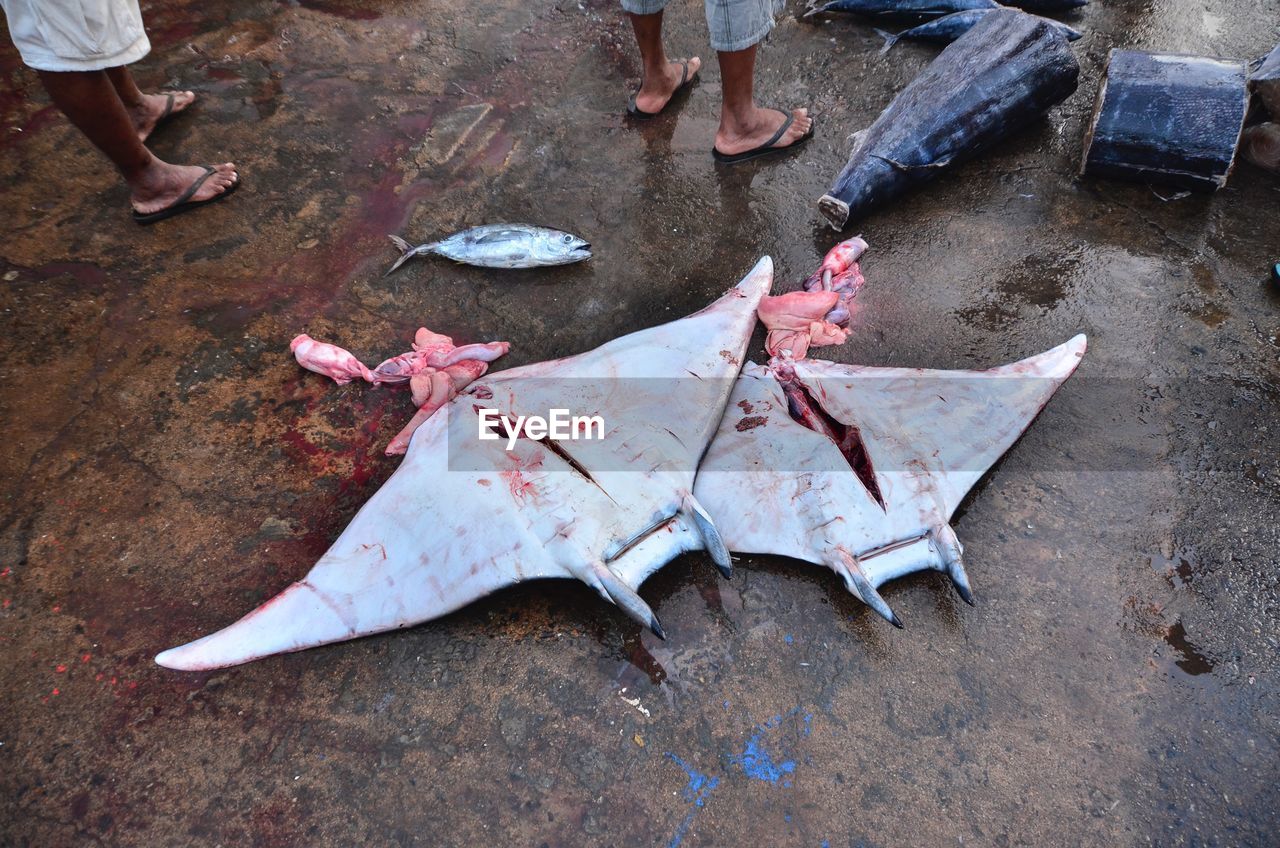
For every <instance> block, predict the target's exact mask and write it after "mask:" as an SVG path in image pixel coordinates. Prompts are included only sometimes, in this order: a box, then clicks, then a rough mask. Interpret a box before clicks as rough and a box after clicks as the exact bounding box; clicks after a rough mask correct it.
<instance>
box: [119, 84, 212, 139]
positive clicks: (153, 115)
mask: <svg viewBox="0 0 1280 848" xmlns="http://www.w3.org/2000/svg"><path fill="white" fill-rule="evenodd" d="M171 96H172V97H173V108H172V109H170V108H169V98H170V97H171ZM195 101H196V95H195V92H194V91H162V92H160V93H159V94H144V95H142V101H141V102H140V103H137V104H132V105H130V106H129V117H130V118H132V119H133V126H134V127H135V128H136V129H137V130H138V140H139V141H146V140H147V138H148V137H149V136H150V135H151V133H152V132H153V131H154V130H155V128H156V124H158V123H160V119H161V118H164V117H169V115H176V114H178V113H179V112H181V111H183V110H184V109H186V108H187V107H188V106H190V105H191V104H192V103H194V102H195ZM166 109H168V110H169V115H165V110H166Z"/></svg>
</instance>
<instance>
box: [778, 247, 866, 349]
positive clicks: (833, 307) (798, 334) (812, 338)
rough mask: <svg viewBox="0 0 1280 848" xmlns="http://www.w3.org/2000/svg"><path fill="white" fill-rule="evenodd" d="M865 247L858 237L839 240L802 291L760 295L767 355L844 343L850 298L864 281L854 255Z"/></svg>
mask: <svg viewBox="0 0 1280 848" xmlns="http://www.w3.org/2000/svg"><path fill="white" fill-rule="evenodd" d="M866 249H867V243H866V242H865V241H863V240H862V238H861V237H857V236H855V237H854V238H851V239H848V240H847V241H842V242H840V243H839V244H837V245H836V246H835V247H833V248H831V250H829V251H827V255H826V256H825V257H823V260H822V264H821V265H820V266H819V267H818V270H817V271H814V272H813V274H811V275H810V276H809V278H808V279H806V280H805V281H804V291H796V292H790V293H788V294H784V295H779V296H777V297H765V298H764V299H763V300H761V302H760V307H759V310H758V311H759V314H760V320H761V321H763V322H764V325H765V327H766V328H768V330H769V337H768V338H767V339H766V340H765V347H766V348H767V349H768V351H769V355H770V356H772V357H775V358H778V357H790V358H791V359H804V357H805V356H806V355H807V354H808V352H809V348H810V347H822V346H824V345H833V344H843V343H844V341H845V339H847V338H848V337H849V330H848V329H847V328H848V325H849V318H850V313H849V303H850V301H851V300H853V297H854V295H856V294H857V293H858V289H860V288H862V284H863V282H864V281H863V278H862V271H861V269H860V268H859V267H858V259H859V257H861V256H862V254H863V252H864V251H865V250H866Z"/></svg>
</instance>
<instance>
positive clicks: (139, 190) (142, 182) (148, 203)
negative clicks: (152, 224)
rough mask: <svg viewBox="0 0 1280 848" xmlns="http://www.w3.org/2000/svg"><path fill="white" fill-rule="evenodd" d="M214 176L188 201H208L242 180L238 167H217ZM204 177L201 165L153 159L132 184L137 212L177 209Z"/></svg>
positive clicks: (223, 164)
mask: <svg viewBox="0 0 1280 848" xmlns="http://www.w3.org/2000/svg"><path fill="white" fill-rule="evenodd" d="M213 167H214V173H213V174H212V175H211V176H210V177H209V178H208V179H207V180H205V181H204V184H203V185H201V186H200V188H199V190H198V191H196V193H195V194H194V195H192V196H191V197H189V198H187V199H188V200H192V201H198V200H208V199H209V198H211V197H216V196H217V195H219V194H222V193H223V192H225V191H226V190H227V189H229V188H231V186H233V185H235V184H236V182H237V181H238V180H239V179H240V175H239V174H238V173H237V172H236V166H235V165H233V164H232V163H230V162H223V163H222V164H221V165H215V166H213ZM203 176H204V168H202V167H201V166H199V165H170V164H169V163H168V162H162V161H160V160H159V159H156V158H155V157H152V159H151V164H150V165H148V166H147V167H146V168H145V169H144V170H143V171H142V173H141V174H140V175H139V176H138V177H137V178H136V179H133V180H130V181H129V186H130V188H132V189H133V195H132V197H131V198H130V200H132V201H133V208H134V211H136V212H138V213H139V214H141V215H149V214H151V213H152V212H159V211H160V210H161V209H164V208H165V207H168V206H171V205H173V203H174V202H176V201H177V199H178V198H179V197H181V196H182V195H183V193H185V192H186V190H187V189H189V188H191V186H192V185H193V184H194V183H195V182H196V180H198V179H200V178H201V177H203Z"/></svg>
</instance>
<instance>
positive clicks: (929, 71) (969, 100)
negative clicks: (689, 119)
mask: <svg viewBox="0 0 1280 848" xmlns="http://www.w3.org/2000/svg"><path fill="white" fill-rule="evenodd" d="M1079 74H1080V66H1079V65H1078V64H1077V63H1076V59H1075V56H1073V55H1072V54H1071V48H1070V47H1068V46H1067V40H1066V39H1065V38H1063V37H1062V35H1061V34H1060V33H1059V32H1058V31H1057V30H1056V29H1054V28H1053V27H1052V26H1050V25H1049V24H1047V23H1045V21H1044V19H1043V18H1037V17H1035V16H1033V15H1027V14H1024V13H1022V12H1018V11H1015V10H1013V9H1006V10H1001V11H1000V12H999V13H996V14H991V15H987V16H985V17H984V18H983V19H982V20H981V21H979V22H978V23H977V24H976V25H975V26H974V27H973V28H972V29H970V30H969V31H968V32H966V33H965V34H964V35H962V36H960V37H959V38H958V39H956V40H955V41H954V42H952V43H951V44H950V45H948V46H947V48H946V49H944V50H943V51H942V52H941V53H940V54H938V58H936V59H934V60H933V62H932V63H931V64H930V65H929V66H928V67H926V68H925V69H924V70H923V71H922V72H921V73H920V75H919V76H918V77H916V78H915V79H914V80H912V81H911V83H910V84H909V85H908V86H907V87H906V88H904V89H903V90H902V92H901V93H899V94H898V96H897V97H895V98H894V99H893V102H892V103H890V104H889V106H888V108H887V109H885V110H884V111H883V112H881V113H880V117H879V118H877V119H876V121H875V123H874V124H872V125H871V126H870V127H869V128H868V129H866V130H864V131H863V132H861V133H857V134H856V135H855V136H854V138H855V142H854V145H853V151H852V153H851V155H850V157H849V162H848V164H846V165H845V167H844V170H842V171H841V172H840V174H839V175H838V176H837V177H836V179H835V182H834V183H833V184H832V186H831V189H830V191H828V192H827V194H825V195H823V197H822V199H821V200H819V201H818V208H819V209H820V210H822V214H823V215H825V216H826V217H827V220H828V221H830V222H831V225H832V226H833V227H835V228H836V229H837V230H841V229H844V226H845V224H846V223H848V221H849V219H850V218H851V217H856V216H859V215H862V214H863V213H865V212H867V211H868V210H869V209H871V208H872V207H874V206H876V205H878V204H881V203H884V202H885V201H887V200H891V199H893V198H895V197H897V196H898V195H900V194H902V192H904V191H906V190H907V189H908V188H909V187H911V186H913V185H916V184H918V183H923V182H927V181H928V180H931V179H933V178H934V177H935V176H937V175H938V174H939V173H941V172H942V170H943V169H945V168H947V167H948V166H950V165H952V164H953V163H955V162H957V161H959V160H961V159H963V158H964V157H967V156H971V155H973V154H975V153H978V152H980V151H982V150H985V149H987V148H989V147H991V146H992V145H994V144H995V143H996V142H998V141H1000V140H1001V139H1002V138H1004V137H1005V136H1007V135H1009V134H1010V133H1012V132H1014V131H1015V130H1017V129H1020V128H1021V127H1023V126H1025V125H1027V124H1029V123H1031V122H1032V121H1033V120H1035V119H1036V118H1038V117H1040V116H1041V115H1043V114H1044V113H1045V112H1047V111H1048V110H1049V108H1050V107H1052V106H1054V105H1055V104H1057V103H1061V102H1062V101H1063V100H1065V99H1066V98H1067V97H1068V96H1069V95H1070V94H1071V93H1072V92H1073V91H1075V90H1076V81H1077V77H1078V76H1079Z"/></svg>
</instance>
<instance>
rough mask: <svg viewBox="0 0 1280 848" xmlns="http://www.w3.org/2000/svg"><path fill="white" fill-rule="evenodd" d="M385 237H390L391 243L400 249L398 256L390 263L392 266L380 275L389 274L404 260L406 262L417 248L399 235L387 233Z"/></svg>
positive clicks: (387, 275) (415, 253)
mask: <svg viewBox="0 0 1280 848" xmlns="http://www.w3.org/2000/svg"><path fill="white" fill-rule="evenodd" d="M387 238H389V239H391V243H392V244H394V245H395V246H396V249H397V250H399V251H400V258H399V259H397V260H396V261H395V262H394V263H393V264H392V266H391V267H390V268H388V269H387V273H385V274H383V275H382V276H384V277H389V276H391V273H392V272H393V271H395V270H396V269H397V268H399V267H400V266H401V265H403V264H404V263H405V262H408V261H409V259H411V258H412V257H414V256H416V255H417V253H418V249H417V248H416V247H414V246H413V245H411V244H409V242H407V241H405V240H404V239H402V238H400V236H396V235H388V236H387Z"/></svg>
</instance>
